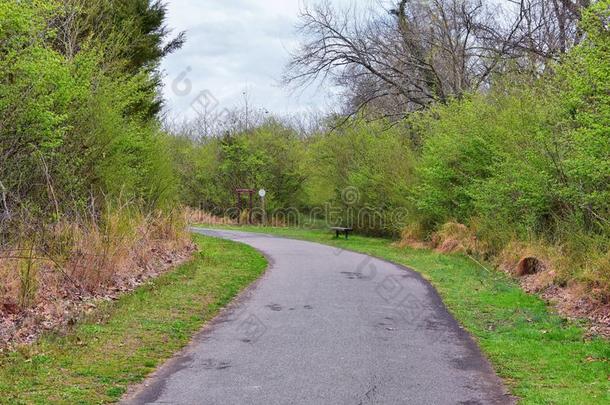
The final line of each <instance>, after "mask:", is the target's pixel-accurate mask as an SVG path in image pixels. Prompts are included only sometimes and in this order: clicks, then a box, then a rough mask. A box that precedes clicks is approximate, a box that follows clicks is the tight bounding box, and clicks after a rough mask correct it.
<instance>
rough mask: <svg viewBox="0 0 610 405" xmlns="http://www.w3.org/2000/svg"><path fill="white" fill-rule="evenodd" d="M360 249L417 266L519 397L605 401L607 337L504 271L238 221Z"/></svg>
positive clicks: (609, 361)
mask: <svg viewBox="0 0 610 405" xmlns="http://www.w3.org/2000/svg"><path fill="white" fill-rule="evenodd" d="M233 229H240V230H249V231H254V232H261V233H270V234H276V235H278V236H286V237H292V238H298V239H304V240H311V241H315V242H320V243H324V244H328V245H334V246H338V247H341V248H345V249H350V250H353V251H358V252H362V253H367V254H370V255H374V256H377V257H380V258H384V259H387V260H391V261H393V262H396V263H400V264H403V265H406V266H409V267H411V268H413V269H415V270H417V271H419V272H420V273H421V274H422V275H423V276H424V277H425V278H427V279H428V280H429V281H430V282H431V283H432V284H433V285H434V286H435V287H436V289H437V290H438V291H439V293H440V294H441V296H442V297H443V300H444V302H445V304H446V305H447V307H448V308H449V310H450V311H451V312H452V313H453V314H454V316H455V317H456V318H457V319H458V320H459V321H460V323H461V324H462V325H463V326H464V327H465V328H466V329H467V330H468V331H469V332H470V333H471V334H472V335H473V336H474V338H475V339H476V340H477V341H478V343H479V345H480V347H481V348H482V350H483V351H484V352H485V353H486V355H487V356H488V358H489V359H490V361H491V363H492V364H493V366H494V368H495V370H496V372H497V373H498V374H499V375H500V376H501V377H502V378H503V379H504V380H505V382H506V384H507V386H508V387H509V388H510V390H511V392H512V393H513V394H514V395H516V396H517V397H519V398H521V403H523V404H570V405H576V404H604V403H608V404H610V381H609V380H610V344H609V342H608V341H606V340H603V339H598V338H595V339H589V338H586V337H585V330H584V328H583V325H580V324H578V323H574V322H568V321H566V320H565V319H563V318H561V317H560V316H558V315H557V314H556V313H554V312H553V310H552V309H551V308H549V306H548V305H547V304H546V303H545V302H544V301H542V300H541V299H539V298H538V297H536V296H533V295H528V294H526V293H525V292H523V291H522V290H521V289H520V288H519V286H518V285H517V283H516V282H515V281H513V280H512V279H511V278H509V277H508V276H506V275H505V274H504V273H501V272H498V271H495V270H488V269H485V268H483V267H481V266H480V265H478V264H476V263H474V262H473V261H472V260H470V259H468V258H467V257H465V256H462V255H443V254H439V253H436V252H433V251H430V250H414V249H403V248H397V247H394V246H392V241H391V240H388V239H380V238H367V237H362V236H357V235H354V236H353V237H352V236H350V239H349V240H344V239H334V238H333V237H332V235H331V233H330V232H329V231H326V230H305V229H293V228H260V227H240V228H235V227H233Z"/></svg>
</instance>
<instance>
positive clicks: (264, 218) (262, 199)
mask: <svg viewBox="0 0 610 405" xmlns="http://www.w3.org/2000/svg"><path fill="white" fill-rule="evenodd" d="M258 195H259V196H260V198H261V209H262V211H263V218H262V222H263V226H264V225H267V211H266V210H265V196H266V195H267V191H265V189H264V188H261V189H260V190H258Z"/></svg>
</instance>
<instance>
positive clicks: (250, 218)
mask: <svg viewBox="0 0 610 405" xmlns="http://www.w3.org/2000/svg"><path fill="white" fill-rule="evenodd" d="M248 194H249V195H250V211H249V212H248V224H249V225H252V209H253V207H254V206H253V204H252V194H254V191H253V190H251V191H250V192H249V193H248Z"/></svg>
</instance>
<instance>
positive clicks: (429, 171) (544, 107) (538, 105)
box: [174, 0, 610, 335]
mask: <svg viewBox="0 0 610 405" xmlns="http://www.w3.org/2000/svg"><path fill="white" fill-rule="evenodd" d="M399 3H400V4H401V5H402V6H404V7H407V8H408V7H414V9H413V10H410V11H404V10H403V11H400V10H395V11H396V13H398V14H400V13H402V12H405V13H406V15H404V16H402V17H404V18H406V19H407V20H408V19H409V18H411V16H410V15H409V14H408V13H409V12H412V13H417V12H421V13H424V16H421V15H419V18H420V19H423V20H425V18H430V19H431V23H430V24H432V27H433V28H431V32H432V33H429V34H427V33H423V32H420V31H417V29H418V28H417V23H416V22H412V24H415V26H413V25H411V26H410V28H407V27H403V26H400V25H399V26H398V27H395V26H393V25H391V24H392V22H391V21H389V20H388V18H391V17H387V16H385V17H384V16H377V15H374V16H370V17H368V19H367V20H366V21H367V22H368V23H369V24H373V25H366V23H364V22H361V21H360V20H358V19H355V20H350V18H349V16H347V15H343V14H341V13H340V12H339V11H337V10H336V9H334V8H332V7H330V6H328V7H326V6H320V7H314V8H312V9H307V10H306V11H305V12H304V13H303V15H302V21H303V27H304V28H303V29H304V30H305V31H306V34H308V35H304V36H303V49H302V50H300V51H299V52H312V53H311V54H302V53H297V55H296V56H295V59H294V60H293V64H291V66H290V69H289V70H288V72H287V75H288V79H290V77H293V78H297V77H298V78H303V77H311V78H314V77H316V73H318V74H328V75H329V76H330V77H331V78H336V79H337V81H338V83H339V84H344V82H347V83H348V84H349V85H347V84H345V85H344V88H345V92H346V97H347V99H348V100H352V101H353V103H352V104H348V105H347V106H346V108H347V109H348V111H352V113H351V114H348V115H347V116H346V114H338V115H336V116H330V117H326V118H325V119H324V120H322V121H320V122H319V125H318V126H313V128H310V130H309V131H303V130H301V129H300V127H299V126H296V125H294V122H293V123H291V122H289V121H285V122H277V121H273V122H272V121H269V120H268V119H267V120H265V119H261V120H260V121H259V124H258V126H254V128H250V129H248V128H247V127H245V126H243V125H241V126H236V127H232V128H230V129H228V130H227V129H226V128H225V132H219V135H218V136H210V137H206V138H203V139H200V140H198V142H194V143H193V142H191V143H190V144H189V143H188V142H186V143H185V142H183V141H184V136H185V135H184V134H185V133H187V132H188V131H186V130H187V129H189V130H190V131H195V132H198V130H197V128H199V127H198V126H197V123H196V122H195V123H193V125H192V126H190V127H187V128H182V129H179V130H178V131H177V134H178V138H176V139H177V140H176V141H174V142H178V140H181V141H180V142H182V143H181V144H180V145H181V147H182V150H183V153H186V152H184V151H188V153H187V155H188V156H190V157H191V159H190V160H192V161H193V162H195V165H196V167H198V168H197V169H195V172H197V173H200V176H201V177H198V178H191V180H193V181H194V183H193V184H192V185H191V187H189V188H188V193H189V194H188V199H189V201H198V202H199V203H200V204H199V206H200V207H201V208H203V209H205V210H207V211H209V212H211V213H214V214H216V215H217V216H219V217H223V216H228V217H231V218H234V219H236V218H237V216H238V214H236V213H235V208H234V207H235V196H234V194H233V193H230V192H227V190H234V189H235V188H243V187H249V188H255V189H258V188H265V189H266V190H267V191H268V194H267V197H266V203H267V208H268V213H267V217H268V218H270V220H273V221H274V224H282V223H284V224H288V225H307V224H311V223H317V222H323V223H326V224H327V225H341V226H349V227H353V228H355V230H356V231H357V232H360V233H362V234H368V235H376V236H393V237H401V238H402V240H403V244H404V245H411V246H428V247H432V248H437V249H439V250H441V251H444V252H463V253H466V254H469V255H472V256H473V257H477V258H478V259H479V260H486V261H487V262H489V263H491V264H493V265H494V266H495V267H497V268H499V269H501V270H503V271H506V272H508V273H511V274H513V275H515V276H518V277H521V282H522V285H523V287H524V288H525V289H526V290H527V291H530V292H538V293H541V294H543V295H544V296H545V298H548V299H549V300H553V301H555V302H557V304H558V305H559V306H560V307H561V308H562V310H563V311H564V313H566V314H567V315H570V316H584V317H589V318H591V319H592V320H594V321H595V322H597V324H598V328H597V329H598V331H600V332H603V333H605V334H607V335H610V325H609V324H608V319H610V304H609V302H610V251H609V250H608V247H609V246H610V222H609V221H610V219H609V218H610V166H609V164H610V97H609V89H610V70H609V69H610V31H609V30H608V24H607V21H608V18H609V16H610V4H609V3H608V1H607V0H605V1H596V2H591V4H590V7H588V8H584V7H583V8H582V9H580V11H579V12H578V18H576V19H575V20H574V21H572V23H573V24H574V26H573V27H574V28H575V29H576V27H578V28H577V32H578V34H577V35H576V36H575V37H573V38H572V42H570V44H571V45H570V46H566V47H565V48H562V50H560V49H556V51H557V53H556V54H553V56H552V57H551V56H549V57H547V58H545V57H541V55H543V52H542V50H540V49H537V50H536V49H533V50H532V49H530V50H529V51H528V50H527V49H526V46H534V45H532V44H529V45H527V44H520V45H515V44H512V45H510V44H504V45H506V47H510V46H515V47H516V48H511V49H513V51H514V52H517V53H518V57H517V56H515V55H514V54H511V55H502V54H501V53H500V54H496V53H494V55H495V57H497V59H494V63H498V66H500V65H501V69H500V68H499V67H498V69H500V70H499V71H493V72H492V73H490V74H489V75H488V76H487V77H486V78H485V86H483V87H484V88H462V89H460V90H459V91H455V92H454V94H452V95H449V96H447V95H446V97H444V98H443V97H440V96H438V97H436V98H435V96H434V95H431V96H430V97H431V98H432V100H430V99H429V98H428V99H426V100H427V101H426V102H425V103H424V104H425V106H419V105H418V108H412V109H411V110H410V111H407V112H405V113H404V114H398V113H397V112H396V111H395V110H394V109H393V108H395V107H396V105H401V104H399V103H400V102H403V103H406V106H404V108H405V109H406V110H409V109H408V108H407V107H408V106H412V107H413V104H414V103H415V104H417V101H418V100H415V99H411V98H409V97H410V96H409V95H411V94H412V93H407V95H404V94H403V93H400V91H401V89H402V88H401V87H400V86H401V85H404V86H407V87H408V83H410V81H412V80H414V78H413V77H411V76H408V75H407V76H408V77H404V78H403V77H402V76H400V75H401V74H402V73H398V72H395V71H392V72H386V73H387V74H388V75H390V76H384V77H378V76H377V75H376V74H377V73H378V72H377V71H376V73H371V72H370V70H369V69H368V67H369V66H367V64H366V61H360V62H358V61H359V59H358V57H357V55H358V52H360V54H364V55H369V56H370V58H371V60H373V61H375V60H377V59H376V58H379V59H381V60H382V61H386V59H388V60H389V61H386V63H388V64H389V63H390V62H392V61H395V59H393V58H394V57H397V56H396V55H386V54H384V53H383V51H384V50H385V51H387V52H389V50H388V49H387V48H386V47H383V46H382V45H384V44H380V43H378V42H379V41H385V40H387V41H392V40H394V39H395V38H390V39H388V37H387V35H389V34H388V32H387V31H384V30H392V29H394V30H397V31H398V33H402V34H404V35H406V36H408V35H421V36H425V35H434V33H435V32H436V30H437V29H438V30H440V32H441V33H444V31H442V27H440V28H439V27H436V26H435V25H434V24H435V23H436V21H437V20H435V19H434V18H433V17H434V16H435V15H437V14H435V13H437V12H438V13H440V11H444V12H446V13H448V14H439V15H437V16H439V18H441V21H442V20H443V19H449V20H451V22H453V23H456V24H459V23H460V21H462V20H461V18H466V17H464V16H463V15H462V14H461V13H463V12H466V11H465V10H468V8H467V7H468V5H471V4H470V3H469V2H466V3H465V4H466V6H465V7H466V8H464V9H462V10H461V11H460V10H455V9H451V8H450V7H449V6H447V7H448V8H447V9H443V4H445V3H444V2H433V4H434V6H431V8H430V9H428V8H426V9H424V10H419V9H417V6H416V5H413V6H409V5H408V2H404V1H401V2H399ZM534 3H535V4H538V3H536V2H533V3H531V4H532V7H534V6H533V4H534ZM542 3H544V2H542ZM564 3H566V4H567V3H568V2H564ZM579 4H580V3H579ZM437 8H439V9H438V10H437ZM471 11H472V12H473V13H474V14H473V15H471V16H470V17H471V20H469V21H472V19H473V18H475V17H476V18H479V17H481V16H480V15H479V14H478V13H477V12H476V11H475V10H474V9H472V10H471ZM523 12H524V13H527V12H532V13H533V12H534V11H532V10H529V11H527V10H526V11H523ZM452 13H453V14H452ZM400 15H401V14H400ZM564 17H565V16H564ZM333 18H334V19H333ZM551 18H552V17H551ZM453 19H454V20H455V21H454V20H453ZM380 21H383V24H389V25H383V29H382V28H381V27H378V26H376V25H374V24H377V23H378V24H382V23H381V22H380ZM409 21H410V20H409ZM462 22H463V21H462ZM343 23H344V25H341V24H343ZM482 23H483V22H481V24H482ZM333 24H335V25H337V27H335V28H337V32H339V34H337V35H336V36H333V35H331V34H330V32H331V31H332V28H333ZM358 24H361V25H358ZM541 24H543V23H541ZM468 27H469V26H466V28H464V30H466V29H468ZM357 28H360V29H361V30H360V31H358V30H357ZM470 28H472V27H470ZM496 28H497V27H496ZM522 28H523V27H522ZM555 28H556V27H555ZM491 29H492V28H490V27H488V30H491ZM523 29H525V28H523ZM549 29H551V28H550V27H549ZM307 30H310V31H307ZM411 30H413V31H414V32H412V31H411ZM403 31H406V32H403ZM392 32H394V31H392ZM575 32H576V31H575ZM384 33H385V34H384ZM325 34H327V35H328V38H326V41H322V38H323V37H324V35H325ZM446 35H448V36H451V35H455V38H454V37H451V38H453V39H454V40H455V41H458V43H461V42H459V41H462V40H464V39H463V36H460V35H458V34H456V33H454V32H453V31H451V32H450V33H446ZM472 35H475V34H474V33H472ZM481 35H483V34H481ZM439 36H440V34H439ZM355 38H356V39H358V40H360V41H362V43H370V44H369V45H370V47H364V48H363V49H355V50H354V49H351V48H350V47H351V46H354V47H357V46H358V44H359V42H358V41H356V40H355ZM418 38H419V37H418ZM442 38H445V37H444V36H440V37H435V36H433V37H432V38H427V39H428V40H429V41H432V43H434V41H441V42H442V41H443V39H442ZM350 39H354V41H350ZM564 39H565V38H564ZM316 40H317V41H316ZM308 41H311V42H308ZM396 41H399V39H396ZM399 43H400V41H399ZM321 44H325V45H324V46H327V47H328V49H326V51H328V52H324V49H317V48H316V47H317V46H322V45H321ZM554 44H555V45H556V44H557V43H555V42H554ZM441 45H442V44H439V45H438V46H439V47H440V46H441ZM463 45H464V46H470V45H471V43H470V42H464V43H463ZM547 45H549V46H551V45H550V44H547ZM385 46H388V47H389V45H388V44H385ZM397 46H398V45H397ZM413 46H415V45H413ZM447 46H449V45H447ZM490 46H491V45H490ZM407 48H408V47H407ZM375 49H377V50H378V52H379V54H374V53H373V50H375ZM392 49H393V48H392ZM442 49H443V52H445V51H446V52H449V51H447V49H446V48H442ZM545 49H546V51H548V49H547V48H545ZM313 50H317V53H313ZM331 51H332V52H331ZM357 51H358V52H357ZM420 51H421V52H424V53H425V52H433V51H431V50H428V49H425V50H420ZM538 51H539V52H538ZM546 51H545V52H546ZM350 52H353V53H354V54H353V55H352V53H350ZM409 52H411V51H410V50H409V49H406V50H404V53H405V55H403V56H404V58H409V57H412V58H419V57H420V56H418V55H419V54H411V53H409ZM413 52H414V51H413ZM439 52H440V51H439ZM473 52H474V51H473ZM498 52H500V51H498ZM454 56H455V57H456V58H461V57H462V56H463V55H461V54H459V55H454ZM488 56H489V55H488ZM488 56H485V55H478V56H472V61H473V63H474V61H475V60H476V61H479V62H481V63H483V62H482V61H485V60H487V59H486V58H487V57H488ZM324 57H329V58H331V57H337V58H338V59H339V60H332V61H330V60H329V61H327V60H325V59H323V58H324ZM489 57H491V56H489ZM504 57H505V58H506V60H505V59H503V58H504ZM316 58H320V59H316ZM430 58H432V62H431V63H432V65H433V66H434V67H436V68H437V69H438V70H436V71H435V73H436V74H437V75H439V76H440V79H443V80H445V79H446V80H447V82H445V81H443V80H441V83H440V84H438V86H440V85H441V84H442V85H447V86H449V85H450V84H451V83H452V80H454V79H455V77H454V76H452V75H448V76H447V77H445V76H443V75H442V72H444V71H443V70H442V69H443V66H444V65H443V63H445V62H443V60H439V59H435V58H434V55H431V56H430ZM513 58H515V59H513ZM460 60H461V59H460ZM354 61H356V62H354ZM324 62H328V63H330V62H336V63H339V62H344V63H345V64H346V65H348V66H349V67H350V68H349V69H346V71H343V70H341V69H336V70H333V69H332V67H329V65H326V64H324ZM371 63H373V62H371ZM396 63H398V62H396ZM435 64H438V66H437V65H435ZM384 66H386V67H387V65H384V64H383V63H382V62H379V65H378V66H377V65H376V66H375V67H377V68H379V69H383V68H384ZM445 67H446V66H445ZM319 69H321V70H319ZM325 69H326V70H325ZM350 69H353V71H352V70H350ZM295 70H296V72H295ZM350 72H351V73H354V72H357V73H358V75H357V76H355V77H354V78H351V79H350V77H351V76H350ZM424 73H425V72H423V73H421V74H422V75H424ZM379 74H381V73H379ZM412 74H413V75H416V73H413V72H412ZM460 74H462V75H464V77H463V78H462V79H463V82H461V83H465V82H467V81H468V80H474V79H475V78H476V77H477V74H478V73H477V72H471V73H468V72H461V73H460ZM291 75H292V76H291ZM337 76H338V78H337ZM389 78H392V79H395V80H397V81H398V80H399V78H400V79H404V80H405V81H406V82H408V83H407V84H405V83H403V82H399V83H398V84H396V85H394V84H392V85H388V83H387V81H388V80H389ZM366 79H370V82H368V81H366ZM383 79H388V80H386V81H383ZM440 79H439V80H440ZM295 80H297V79H295ZM359 80H362V81H363V82H360V81H359ZM421 80H422V81H424V79H421ZM455 80H457V79H455ZM288 81H289V82H292V81H291V80H288ZM297 82H298V80H297ZM412 85H413V86H414V84H412ZM386 86H390V87H391V89H387V88H386ZM449 87H450V86H449ZM449 87H448V88H447V89H445V90H446V91H450V90H449ZM451 88H452V89H454V87H451ZM402 90H404V89H402ZM432 90H435V91H436V90H439V89H438V88H437V87H434V86H432V87H431V89H430V91H432ZM376 91H378V92H384V91H387V92H389V93H390V94H394V93H392V91H395V92H396V93H397V94H399V95H394V96H391V95H387V94H386V93H383V94H386V95H385V96H382V95H380V96H379V97H380V98H379V99H377V98H375V95H376V93H375V92H376ZM414 92H415V91H414ZM371 93H372V94H371ZM416 93H417V92H416ZM417 94H420V95H422V94H421V93H417ZM428 95H430V94H428ZM367 96H370V97H372V99H373V100H374V101H371V102H368V103H366V102H363V103H361V104H358V103H356V102H357V101H358V100H360V101H362V100H364V101H366V100H368V99H367V98H366V97H367ZM419 101H422V100H419ZM350 106H351V107H352V109H351V110H350V109H349V108H350ZM354 106H356V107H358V108H355V109H354V108H353V107H354ZM397 115H398V116H397ZM252 122H254V121H251V125H252ZM199 132H200V131H199ZM181 134H182V135H181ZM271 134H274V136H271ZM270 139H273V141H272V142H271V141H270ZM191 172H192V170H190V169H189V170H187V171H185V172H184V176H185V177H187V176H188V175H189V173H191ZM222 190H224V191H222ZM256 210H257V211H256V212H255V218H256V220H258V221H260V220H261V219H262V215H260V206H257V207H256ZM240 214H241V215H242V216H243V218H247V215H244V214H243V213H240Z"/></svg>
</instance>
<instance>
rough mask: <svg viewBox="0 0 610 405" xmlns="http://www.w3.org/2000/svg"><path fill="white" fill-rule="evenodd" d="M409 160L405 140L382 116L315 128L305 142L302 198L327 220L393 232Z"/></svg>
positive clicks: (409, 175) (401, 212)
mask: <svg viewBox="0 0 610 405" xmlns="http://www.w3.org/2000/svg"><path fill="white" fill-rule="evenodd" d="M413 163H414V162H413V158H412V152H411V149H410V142H409V140H408V139H407V138H405V137H404V136H403V135H402V131H401V129H400V128H399V127H389V126H388V123H386V122H381V121H379V122H369V123H367V122H365V121H361V120H357V121H356V122H354V123H351V124H350V125H349V126H346V127H343V128H340V129H338V130H337V131H336V132H332V133H330V134H325V135H322V134H320V135H318V136H316V137H314V138H312V139H311V140H310V141H309V145H308V154H307V163H306V166H307V168H308V181H307V194H308V203H309V204H310V206H311V207H314V208H316V209H317V210H318V211H323V212H324V213H325V214H326V215H327V216H328V218H326V219H327V220H328V221H329V222H338V223H341V224H343V225H347V226H352V227H354V228H355V229H358V230H359V231H362V232H366V233H376V234H393V233H397V232H398V231H399V230H400V228H401V227H402V225H404V224H403V223H402V221H403V219H404V216H405V214H406V210H407V205H408V199H407V197H408V193H409V188H410V185H411V183H412V179H413ZM330 210H332V211H336V217H337V218H333V217H332V216H331V215H328V214H329V211H330Z"/></svg>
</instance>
